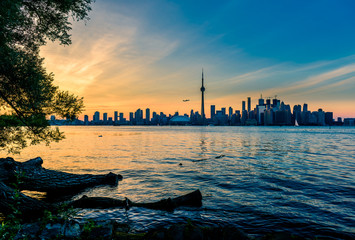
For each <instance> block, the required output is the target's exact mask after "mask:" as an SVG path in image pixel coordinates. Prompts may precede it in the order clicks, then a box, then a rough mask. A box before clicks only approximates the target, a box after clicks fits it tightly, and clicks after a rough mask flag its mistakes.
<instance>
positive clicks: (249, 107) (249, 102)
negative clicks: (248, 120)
mask: <svg viewBox="0 0 355 240" xmlns="http://www.w3.org/2000/svg"><path fill="white" fill-rule="evenodd" d="M250 110H251V98H250V97H248V112H250Z"/></svg>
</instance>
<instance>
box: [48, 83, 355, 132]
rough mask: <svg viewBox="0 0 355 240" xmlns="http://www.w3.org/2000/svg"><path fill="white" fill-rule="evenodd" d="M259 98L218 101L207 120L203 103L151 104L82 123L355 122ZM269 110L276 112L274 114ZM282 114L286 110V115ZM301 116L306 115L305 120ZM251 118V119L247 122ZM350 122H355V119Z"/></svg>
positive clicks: (101, 113)
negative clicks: (156, 107)
mask: <svg viewBox="0 0 355 240" xmlns="http://www.w3.org/2000/svg"><path fill="white" fill-rule="evenodd" d="M202 79H203V77H202ZM202 86H203V85H202ZM201 92H203V91H201ZM257 102H258V103H257V104H256V105H255V106H253V105H252V104H251V97H248V98H247V104H248V105H247V107H246V104H245V103H246V101H242V108H241V109H234V108H233V107H232V106H229V107H228V108H227V107H220V109H219V110H218V108H216V105H210V111H209V113H210V114H209V115H207V114H206V113H205V114H204V115H205V119H204V120H202V116H203V112H202V110H204V107H201V112H199V111H195V110H194V109H191V111H190V114H188V113H179V112H175V113H173V114H170V113H164V112H159V111H152V115H151V109H150V108H146V109H145V115H143V112H144V111H143V110H144V109H140V108H138V109H137V110H136V111H134V112H129V114H128V115H127V116H126V115H125V114H124V113H122V112H119V111H114V112H113V114H112V115H109V114H108V113H107V112H100V111H98V110H97V111H95V113H94V114H93V116H92V118H91V120H90V117H89V116H88V115H85V116H84V118H83V119H81V120H83V123H84V124H86V125H87V124H88V123H93V124H104V125H112V124H117V125H157V124H158V125H159V122H155V121H154V118H155V117H156V116H157V117H162V118H166V122H165V123H164V124H163V125H169V121H170V119H172V118H173V117H180V116H185V117H187V118H189V119H185V120H186V121H187V120H188V122H186V123H184V124H187V123H189V124H192V125H209V124H213V121H214V120H216V121H217V123H216V125H230V121H231V120H232V118H233V117H236V118H235V119H234V120H237V118H238V119H239V120H238V121H239V123H238V124H237V125H278V124H277V123H276V122H275V119H276V118H278V117H279V118H280V117H281V118H283V121H284V123H282V124H281V125H294V124H295V120H296V119H297V120H298V123H301V124H302V123H303V125H317V118H318V120H319V122H320V125H333V124H337V123H338V124H339V123H341V122H343V120H345V119H348V121H350V122H353V121H354V119H355V118H341V117H334V116H333V112H329V111H327V110H326V109H322V108H319V109H311V108H309V106H308V104H307V103H303V104H302V105H301V104H297V105H294V106H293V107H292V106H290V105H289V104H287V103H285V102H284V101H282V100H281V99H277V96H276V95H275V96H274V98H271V97H267V98H266V99H264V98H263V97H262V95H261V96H260V98H259V99H257ZM201 106H203V97H202V99H201ZM227 109H228V112H227ZM324 110H325V111H324ZM280 111H282V112H283V113H280ZM276 112H279V113H276ZM302 113H305V114H308V115H309V116H302V117H301V115H302ZM319 113H321V116H320V117H318V116H313V117H314V119H313V120H314V121H315V122H313V123H312V121H309V118H310V117H312V116H311V115H312V114H316V115H318V114H319ZM270 114H271V115H273V116H271V115H270ZM277 114H278V115H279V116H278V117H277V116H276V115H277ZM280 114H283V115H284V116H282V115H280ZM265 115H268V116H265ZM101 116H102V117H101ZM270 117H271V118H270ZM267 118H269V120H267ZM301 118H303V120H302V119H301ZM304 118H307V120H306V121H305V119H304ZM217 119H218V120H217ZM51 120H52V121H54V120H55V117H54V116H52V117H51ZM79 120H80V119H79ZM160 120H161V119H160ZM248 120H249V123H246V122H247V121H248ZM254 120H255V122H254ZM264 120H266V121H269V123H267V122H266V124H264ZM218 121H219V123H218ZM220 121H224V123H223V124H221V123H220ZM227 122H228V123H227ZM74 124H80V123H75V122H74ZM184 124H183V125H184ZM348 124H349V123H348ZM350 124H352V125H353V123H350Z"/></svg>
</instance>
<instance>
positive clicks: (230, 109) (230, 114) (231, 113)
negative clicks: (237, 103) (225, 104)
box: [228, 107, 233, 118]
mask: <svg viewBox="0 0 355 240" xmlns="http://www.w3.org/2000/svg"><path fill="white" fill-rule="evenodd" d="M232 115H233V108H232V107H229V108H228V117H229V118H231V117H232Z"/></svg>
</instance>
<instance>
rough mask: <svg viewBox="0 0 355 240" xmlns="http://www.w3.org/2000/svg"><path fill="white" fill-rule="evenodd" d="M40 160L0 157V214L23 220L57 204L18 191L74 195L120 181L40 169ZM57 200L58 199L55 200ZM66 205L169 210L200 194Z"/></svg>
mask: <svg viewBox="0 0 355 240" xmlns="http://www.w3.org/2000/svg"><path fill="white" fill-rule="evenodd" d="M42 164H43V160H42V159H41V158H35V159H31V160H29V161H26V162H23V163H21V162H17V161H15V160H14V159H12V158H0V212H1V213H4V214H10V213H13V211H14V208H16V210H17V211H18V212H21V214H22V215H23V217H26V218H35V217H38V216H40V215H42V214H43V212H44V211H45V210H51V211H55V209H56V207H57V206H58V202H57V203H48V202H45V201H43V200H38V199H35V198H32V197H29V196H26V195H24V194H22V193H21V192H20V190H30V191H38V192H46V193H47V194H48V195H50V196H51V197H53V196H65V195H73V194H77V193H79V192H80V191H82V190H84V189H86V188H92V187H95V186H100V185H113V186H116V185H117V184H118V181H119V180H121V179H122V176H121V175H119V174H114V173H108V174H105V175H92V174H72V173H65V172H60V171H55V170H48V169H45V168H43V167H42ZM58 199H60V198H58ZM57 201H58V200H57ZM68 205H69V206H72V207H74V208H117V207H124V208H126V209H129V208H131V207H144V208H150V209H159V210H167V211H171V210H173V209H175V208H177V207H180V206H196V207H199V206H201V205H202V195H201V192H200V191H199V190H196V191H193V192H191V193H189V194H186V195H183V196H180V197H176V198H167V199H162V200H160V201H158V202H152V203H135V202H132V201H130V200H129V199H128V198H126V199H125V200H118V199H113V198H106V197H87V196H83V197H82V198H81V199H78V200H75V201H71V202H69V203H68Z"/></svg>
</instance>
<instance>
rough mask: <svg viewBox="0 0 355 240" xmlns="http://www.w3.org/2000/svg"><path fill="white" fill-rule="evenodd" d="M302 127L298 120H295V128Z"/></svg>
mask: <svg viewBox="0 0 355 240" xmlns="http://www.w3.org/2000/svg"><path fill="white" fill-rule="evenodd" d="M299 126H300V125H298V122H297V119H295V127H299Z"/></svg>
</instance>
